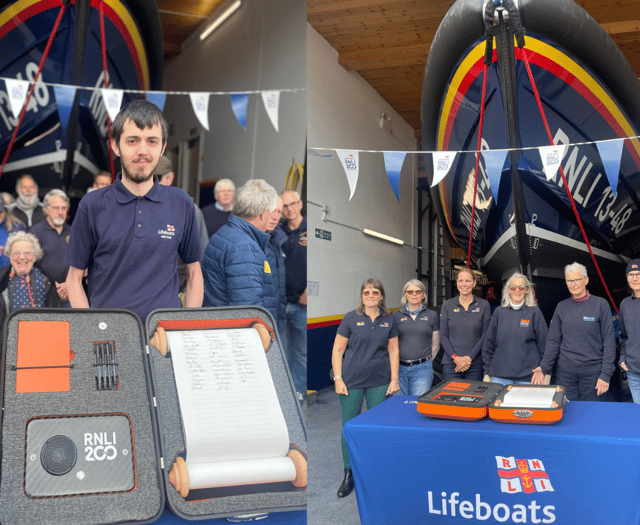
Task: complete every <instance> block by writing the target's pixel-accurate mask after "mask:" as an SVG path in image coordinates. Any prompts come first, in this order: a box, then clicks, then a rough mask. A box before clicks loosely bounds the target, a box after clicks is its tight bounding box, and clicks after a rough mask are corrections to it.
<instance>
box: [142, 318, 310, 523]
mask: <svg viewBox="0 0 640 525" xmlns="http://www.w3.org/2000/svg"><path fill="white" fill-rule="evenodd" d="M246 318H258V319H260V320H262V321H264V322H265V323H266V324H267V325H268V326H270V327H272V328H273V318H272V317H271V316H270V315H269V314H268V312H266V311H265V310H263V309H261V308H255V307H229V308H207V309H204V308H203V309H182V310H156V311H154V312H151V314H150V315H149V317H148V319H147V333H148V335H149V336H151V335H153V333H154V332H155V328H156V326H157V324H158V322H159V321H165V320H184V321H193V320H209V319H214V320H220V319H246ZM278 341H279V339H278ZM149 355H150V360H151V363H152V364H151V368H152V373H153V375H154V379H155V384H156V388H157V391H156V397H157V402H158V411H159V413H160V425H161V433H162V442H163V456H164V464H165V483H166V487H167V501H168V503H169V506H170V507H171V508H172V509H173V510H174V511H175V512H176V513H177V514H179V515H184V516H185V517H191V518H192V519H193V518H195V517H222V516H232V515H234V514H242V513H247V512H251V511H257V510H264V511H271V512H275V511H287V510H298V509H302V508H305V507H306V503H307V493H306V491H284V492H282V491H280V492H263V493H259V494H246V495H235V496H225V497H219V498H213V499H202V500H199V501H186V500H185V499H184V498H183V497H182V496H180V494H179V493H178V492H177V491H176V490H175V488H174V487H173V486H172V485H171V484H170V483H169V481H168V479H167V475H168V472H169V470H170V469H171V465H172V464H173V462H174V459H175V458H176V457H177V456H178V455H179V454H180V453H183V452H184V449H185V443H184V438H183V430H182V422H181V416H180V405H179V401H178V393H177V390H176V387H175V379H174V375H173V364H172V362H171V358H170V354H169V355H168V356H167V357H163V356H162V355H161V354H160V353H159V352H158V351H157V350H156V349H154V348H152V347H150V354H149ZM267 362H268V364H269V370H270V371H271V376H272V378H273V382H274V385H275V387H276V392H277V394H278V400H279V401H280V407H281V408H282V413H283V414H284V418H285V421H286V423H287V429H288V431H289V441H290V442H292V443H295V444H296V445H298V446H299V447H300V449H302V450H303V451H305V452H306V446H307V442H306V439H307V437H306V429H305V424H304V421H303V418H302V415H301V412H300V406H299V404H298V403H297V401H296V397H295V390H294V387H293V383H292V381H291V376H290V373H289V369H288V366H287V364H286V359H285V356H284V352H283V351H282V349H281V348H280V345H279V342H275V343H273V344H272V345H271V349H270V350H269V352H268V353H267Z"/></svg>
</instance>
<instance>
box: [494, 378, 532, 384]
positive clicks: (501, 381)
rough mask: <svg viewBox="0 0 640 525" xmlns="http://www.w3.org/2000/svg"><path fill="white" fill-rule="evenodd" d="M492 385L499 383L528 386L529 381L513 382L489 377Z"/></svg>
mask: <svg viewBox="0 0 640 525" xmlns="http://www.w3.org/2000/svg"><path fill="white" fill-rule="evenodd" d="M491 382H492V383H500V384H501V385H504V386H507V385H530V384H531V381H514V380H513V379H505V378H504V377H495V376H491Z"/></svg>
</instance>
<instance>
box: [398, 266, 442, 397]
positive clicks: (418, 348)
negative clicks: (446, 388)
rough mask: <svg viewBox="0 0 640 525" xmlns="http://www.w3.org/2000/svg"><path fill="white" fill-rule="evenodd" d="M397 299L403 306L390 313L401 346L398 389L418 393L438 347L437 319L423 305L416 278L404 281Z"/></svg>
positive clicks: (425, 382)
mask: <svg viewBox="0 0 640 525" xmlns="http://www.w3.org/2000/svg"><path fill="white" fill-rule="evenodd" d="M400 302H401V303H402V304H403V305H404V306H403V307H402V308H401V309H400V310H397V311H396V312H394V313H393V317H394V319H395V322H396V325H397V327H398V344H399V346H400V370H399V373H398V382H399V383H400V393H401V394H404V395H409V396H420V395H422V394H424V393H425V392H426V391H427V390H429V389H430V388H431V383H432V382H433V358H434V357H435V356H436V354H437V353H438V349H439V348H440V331H439V326H440V319H439V317H438V314H437V313H436V312H434V311H433V310H428V309H427V308H426V307H425V303H426V302H427V289H426V288H425V286H424V284H423V283H422V282H421V281H418V280H417V279H411V280H410V281H409V282H407V283H406V284H405V285H404V288H403V289H402V299H401V300H400Z"/></svg>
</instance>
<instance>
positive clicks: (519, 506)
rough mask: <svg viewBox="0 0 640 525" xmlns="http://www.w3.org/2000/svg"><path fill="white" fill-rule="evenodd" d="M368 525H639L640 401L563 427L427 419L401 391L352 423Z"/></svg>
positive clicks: (591, 408)
mask: <svg viewBox="0 0 640 525" xmlns="http://www.w3.org/2000/svg"><path fill="white" fill-rule="evenodd" d="M343 432H344V436H345V439H346V441H347V447H348V449H349V457H350V458H351V467H352V469H353V473H354V477H355V487H356V488H355V491H356V496H357V499H358V509H359V512H360V519H361V522H362V525H373V524H379V525H388V524H391V523H394V524H395V523H397V524H403V525H411V524H422V523H434V524H457V525H461V524H462V525H463V524H464V523H556V524H571V525H578V524H579V525H605V524H616V525H638V524H640V406H639V405H636V404H635V403H606V402H604V403H596V402H586V401H582V402H581V401H574V402H571V403H567V405H566V407H565V412H564V418H563V419H562V420H561V421H559V422H558V423H556V424H554V425H518V424H505V423H498V422H495V421H493V420H491V419H489V418H485V419H483V420H480V421H474V422H466V421H453V420H445V419H432V418H428V417H426V416H424V415H422V414H421V413H419V412H418V411H417V400H416V397H414V396H394V397H392V398H390V399H388V400H386V401H385V402H383V403H381V404H379V405H378V406H376V407H374V408H372V409H371V410H368V411H366V412H365V413H363V414H361V415H360V416H358V417H356V418H354V419H352V420H351V421H348V422H347V423H346V424H345V425H344V429H343Z"/></svg>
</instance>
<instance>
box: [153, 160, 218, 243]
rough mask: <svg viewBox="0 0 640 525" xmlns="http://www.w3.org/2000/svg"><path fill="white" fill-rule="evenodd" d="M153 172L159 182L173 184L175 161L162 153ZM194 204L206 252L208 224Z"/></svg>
mask: <svg viewBox="0 0 640 525" xmlns="http://www.w3.org/2000/svg"><path fill="white" fill-rule="evenodd" d="M153 174H154V175H155V176H156V177H158V183H159V184H162V185H163V186H173V181H174V179H175V178H176V176H175V173H174V172H173V163H172V162H171V161H170V160H169V157H167V156H166V155H162V157H160V160H159V161H158V165H157V166H156V169H155V171H154V172H153ZM193 206H194V208H195V210H196V221H197V222H198V231H199V232H200V244H201V245H202V252H203V253H204V249H205V248H206V246H207V243H208V242H209V235H208V234H207V226H206V224H205V222H204V217H203V215H202V211H201V210H200V208H199V207H198V205H197V204H195V203H194V204H193Z"/></svg>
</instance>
